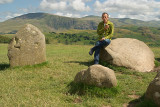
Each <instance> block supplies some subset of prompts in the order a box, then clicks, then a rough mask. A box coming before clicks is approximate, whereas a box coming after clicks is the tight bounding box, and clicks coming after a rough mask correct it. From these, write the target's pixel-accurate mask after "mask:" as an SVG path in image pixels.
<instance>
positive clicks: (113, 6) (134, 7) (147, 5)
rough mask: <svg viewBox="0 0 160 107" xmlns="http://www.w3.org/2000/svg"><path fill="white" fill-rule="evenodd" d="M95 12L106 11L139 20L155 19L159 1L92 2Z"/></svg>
mask: <svg viewBox="0 0 160 107" xmlns="http://www.w3.org/2000/svg"><path fill="white" fill-rule="evenodd" d="M94 6H95V9H94V11H95V12H97V13H98V12H108V13H109V14H113V13H114V14H116V15H117V16H116V15H115V17H119V18H122V17H128V18H136V19H141V20H144V19H145V20H151V19H150V18H151V17H152V18H153V19H157V15H156V14H157V12H158V10H159V9H160V2H157V1H154V0H106V1H104V2H100V1H99V0H96V2H95V3H94Z"/></svg>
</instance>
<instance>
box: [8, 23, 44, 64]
mask: <svg viewBox="0 0 160 107" xmlns="http://www.w3.org/2000/svg"><path fill="white" fill-rule="evenodd" d="M8 58H9V63H10V66H11V67H14V66H24V65H34V64H39V63H42V62H45V61H46V46H45V36H44V35H43V33H42V32H41V31H40V30H39V29H38V28H37V27H35V26H33V25H31V24H26V25H25V26H24V27H22V28H21V29H20V30H19V31H18V32H17V33H16V35H15V37H14V38H13V39H12V40H11V42H10V44H9V45H8Z"/></svg>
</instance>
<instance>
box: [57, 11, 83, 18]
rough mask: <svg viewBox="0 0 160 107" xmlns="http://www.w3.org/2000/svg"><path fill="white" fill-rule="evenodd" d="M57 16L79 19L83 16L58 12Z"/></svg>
mask: <svg viewBox="0 0 160 107" xmlns="http://www.w3.org/2000/svg"><path fill="white" fill-rule="evenodd" d="M55 14H56V15H59V16H66V17H77V18H80V17H81V15H80V14H72V13H65V14H64V13H61V12H57V13H55Z"/></svg>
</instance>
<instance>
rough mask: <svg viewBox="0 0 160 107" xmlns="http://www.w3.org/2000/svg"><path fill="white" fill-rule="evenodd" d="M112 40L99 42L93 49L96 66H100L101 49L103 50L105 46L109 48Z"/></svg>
mask: <svg viewBox="0 0 160 107" xmlns="http://www.w3.org/2000/svg"><path fill="white" fill-rule="evenodd" d="M110 42H111V40H110V39H105V40H103V41H97V42H96V45H95V46H94V47H93V48H92V51H93V52H94V51H95V53H94V64H99V53H100V49H101V48H103V47H104V46H108V45H109V44H110Z"/></svg>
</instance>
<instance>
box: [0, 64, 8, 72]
mask: <svg viewBox="0 0 160 107" xmlns="http://www.w3.org/2000/svg"><path fill="white" fill-rule="evenodd" d="M9 67H10V65H9V64H6V63H2V64H0V71H3V70H5V69H7V68H9Z"/></svg>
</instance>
